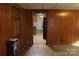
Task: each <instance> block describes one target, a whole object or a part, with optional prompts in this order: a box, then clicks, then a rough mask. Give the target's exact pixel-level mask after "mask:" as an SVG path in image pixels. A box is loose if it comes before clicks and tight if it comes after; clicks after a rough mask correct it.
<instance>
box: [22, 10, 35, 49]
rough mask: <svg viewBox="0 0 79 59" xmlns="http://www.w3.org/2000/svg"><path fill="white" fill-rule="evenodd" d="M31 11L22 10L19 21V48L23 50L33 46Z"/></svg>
mask: <svg viewBox="0 0 79 59" xmlns="http://www.w3.org/2000/svg"><path fill="white" fill-rule="evenodd" d="M32 33H33V32H32V11H31V10H25V9H23V10H22V19H21V39H22V41H21V47H22V48H25V47H28V46H31V45H32V44H33V35H32Z"/></svg>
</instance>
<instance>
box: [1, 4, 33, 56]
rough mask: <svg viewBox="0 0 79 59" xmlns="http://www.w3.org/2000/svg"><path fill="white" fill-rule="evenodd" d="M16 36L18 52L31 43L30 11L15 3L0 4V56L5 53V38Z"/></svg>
mask: <svg viewBox="0 0 79 59" xmlns="http://www.w3.org/2000/svg"><path fill="white" fill-rule="evenodd" d="M11 38H18V43H19V49H18V51H19V53H21V51H23V48H24V47H27V46H28V45H30V46H31V45H32V43H33V36H32V11H31V10H24V9H23V8H21V7H20V6H19V5H17V4H0V56H1V55H3V56H5V55H7V44H6V43H7V40H9V39H11Z"/></svg>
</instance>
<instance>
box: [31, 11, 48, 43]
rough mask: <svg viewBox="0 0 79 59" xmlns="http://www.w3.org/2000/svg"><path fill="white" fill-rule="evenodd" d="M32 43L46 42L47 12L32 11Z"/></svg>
mask: <svg viewBox="0 0 79 59" xmlns="http://www.w3.org/2000/svg"><path fill="white" fill-rule="evenodd" d="M32 15H33V44H34V45H38V44H39V45H45V44H46V42H47V12H41V11H40V12H37V10H36V11H33V14H32Z"/></svg>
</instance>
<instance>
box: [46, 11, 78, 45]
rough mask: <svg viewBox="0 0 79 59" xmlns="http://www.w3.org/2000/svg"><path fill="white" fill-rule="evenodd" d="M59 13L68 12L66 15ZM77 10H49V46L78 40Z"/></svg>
mask: <svg viewBox="0 0 79 59" xmlns="http://www.w3.org/2000/svg"><path fill="white" fill-rule="evenodd" d="M59 13H68V15H66V16H62V15H58V14H59ZM78 23H79V11H76V10H73V11H71V10H70V11H69V10H49V11H48V35H47V38H48V39H47V40H48V41H47V42H48V45H49V46H53V45H59V44H60V45H62V44H72V43H73V42H75V41H78V40H79V24H78Z"/></svg>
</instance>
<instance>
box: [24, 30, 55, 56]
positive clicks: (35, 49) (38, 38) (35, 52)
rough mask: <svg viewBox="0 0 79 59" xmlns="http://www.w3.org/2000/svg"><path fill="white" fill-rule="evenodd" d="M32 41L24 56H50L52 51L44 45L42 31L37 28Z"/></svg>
mask: <svg viewBox="0 0 79 59" xmlns="http://www.w3.org/2000/svg"><path fill="white" fill-rule="evenodd" d="M33 39H34V43H33V46H32V47H31V48H29V50H27V51H26V53H25V54H24V55H25V56H50V55H53V53H54V51H53V50H52V49H51V48H49V47H48V46H47V45H46V40H44V39H43V33H42V31H39V30H37V31H36V34H35V35H34V37H33Z"/></svg>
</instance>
